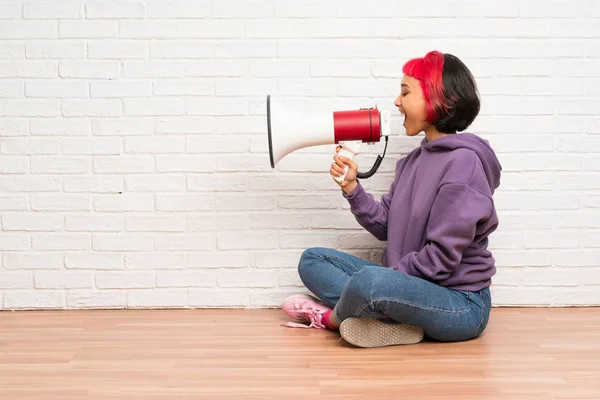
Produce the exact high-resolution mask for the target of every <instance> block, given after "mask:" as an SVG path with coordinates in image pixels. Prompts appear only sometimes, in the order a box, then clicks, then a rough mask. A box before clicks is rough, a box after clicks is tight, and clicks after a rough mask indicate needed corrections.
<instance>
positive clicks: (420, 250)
mask: <svg viewBox="0 0 600 400" xmlns="http://www.w3.org/2000/svg"><path fill="white" fill-rule="evenodd" d="M501 170H502V167H501V166H500V163H499V162H498V159H497V158H496V155H495V154H494V151H493V150H492V148H491V147H490V145H489V144H488V142H487V141H485V140H483V139H481V138H479V137H478V136H476V135H474V134H471V133H459V134H454V135H449V136H444V137H441V138H439V139H435V140H433V141H431V142H427V139H423V141H422V142H421V145H420V147H418V148H416V149H415V150H413V151H412V152H411V153H410V154H408V156H406V157H405V158H403V159H401V160H399V161H398V163H397V164H396V176H395V179H394V182H393V183H392V185H391V187H390V191H389V193H387V194H385V195H383V196H382V198H381V202H378V201H376V200H375V199H374V197H373V195H371V194H370V193H367V192H366V191H365V190H364V188H363V187H362V185H361V184H360V182H359V184H358V186H357V188H356V189H354V190H353V191H352V193H350V194H348V195H347V194H345V193H343V192H342V194H343V195H344V197H346V198H347V199H348V202H349V203H350V209H351V211H352V213H353V214H354V216H355V217H356V220H357V221H358V223H359V224H360V225H362V226H363V227H364V228H365V229H366V230H367V231H369V232H370V233H371V234H373V236H375V237H376V238H377V239H379V240H387V247H386V249H385V252H384V254H383V257H382V263H383V265H384V266H385V267H388V268H392V269H395V270H397V271H400V272H403V273H406V274H409V275H413V276H416V277H419V278H422V279H426V280H428V281H430V282H434V283H436V284H438V285H441V286H446V287H449V288H452V289H456V290H469V291H478V290H481V289H483V288H486V287H488V286H490V285H491V278H492V276H493V275H494V274H495V273H496V267H495V260H494V258H493V257H492V253H491V252H490V251H489V250H488V249H487V246H488V236H489V235H490V233H492V232H493V231H495V230H496V228H497V227H498V216H497V215H496V210H495V207H494V201H493V199H492V195H493V193H494V190H495V189H496V188H497V187H498V186H499V184H500V171H501Z"/></svg>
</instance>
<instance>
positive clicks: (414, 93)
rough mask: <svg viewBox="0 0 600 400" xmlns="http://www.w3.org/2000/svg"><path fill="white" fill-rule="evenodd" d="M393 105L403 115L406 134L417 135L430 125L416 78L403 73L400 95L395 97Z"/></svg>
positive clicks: (423, 98) (421, 91)
mask: <svg viewBox="0 0 600 400" xmlns="http://www.w3.org/2000/svg"><path fill="white" fill-rule="evenodd" d="M394 105H395V106H396V107H398V110H400V113H401V114H402V115H404V129H406V135H407V136H415V135H418V134H419V133H421V132H422V131H424V130H425V129H426V128H427V127H428V126H430V124H429V123H428V122H427V121H426V120H427V106H426V102H425V97H424V96H423V90H422V89H421V83H420V82H419V80H418V79H415V78H413V77H412V76H408V75H404V77H403V78H402V82H401V84H400V96H398V97H397V98H396V101H394Z"/></svg>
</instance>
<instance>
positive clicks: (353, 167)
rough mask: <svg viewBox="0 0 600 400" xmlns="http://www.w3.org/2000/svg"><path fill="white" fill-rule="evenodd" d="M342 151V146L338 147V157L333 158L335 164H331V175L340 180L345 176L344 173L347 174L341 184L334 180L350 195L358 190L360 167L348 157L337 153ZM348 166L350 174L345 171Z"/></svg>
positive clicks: (336, 150)
mask: <svg viewBox="0 0 600 400" xmlns="http://www.w3.org/2000/svg"><path fill="white" fill-rule="evenodd" d="M341 149H342V146H338V147H337V148H336V149H335V152H336V155H335V156H333V160H334V161H335V162H333V163H332V164H331V169H330V170H329V173H330V174H331V176H333V177H334V178H339V177H340V176H342V175H344V173H345V174H346V177H345V178H344V181H343V182H341V183H340V182H339V181H338V180H336V179H334V181H335V183H337V184H338V186H339V187H341V188H342V190H343V191H344V193H346V194H349V193H351V192H352V191H353V190H354V189H356V186H357V185H358V182H357V181H356V174H357V173H358V165H357V164H356V163H355V162H354V160H351V159H349V158H347V157H340V156H338V155H337V153H339V151H340V150H341ZM346 166H347V167H348V172H346V171H345V168H346Z"/></svg>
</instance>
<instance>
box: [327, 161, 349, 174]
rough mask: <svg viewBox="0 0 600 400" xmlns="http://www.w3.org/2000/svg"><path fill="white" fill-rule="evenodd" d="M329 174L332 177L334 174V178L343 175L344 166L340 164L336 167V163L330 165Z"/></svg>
mask: <svg viewBox="0 0 600 400" xmlns="http://www.w3.org/2000/svg"><path fill="white" fill-rule="evenodd" d="M330 172H331V174H332V175H334V173H335V174H336V175H334V176H341V175H343V174H344V172H346V171H345V165H344V164H342V166H340V165H338V164H336V163H332V164H331V170H330Z"/></svg>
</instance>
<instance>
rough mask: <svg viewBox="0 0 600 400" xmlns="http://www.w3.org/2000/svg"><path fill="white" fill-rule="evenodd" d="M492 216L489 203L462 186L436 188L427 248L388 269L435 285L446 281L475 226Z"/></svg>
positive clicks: (409, 254)
mask: <svg viewBox="0 0 600 400" xmlns="http://www.w3.org/2000/svg"><path fill="white" fill-rule="evenodd" d="M492 213H493V203H492V200H491V199H490V198H489V197H488V196H486V195H484V194H482V193H480V192H479V191H477V190H475V189H473V188H472V187H471V186H469V185H468V184H465V183H447V184H444V185H442V186H441V187H440V189H439V192H438V195H437V197H436V199H435V201H434V203H433V207H432V209H431V214H430V219H429V223H428V225H427V229H426V234H425V235H426V237H425V238H426V240H427V244H426V245H425V247H423V249H421V251H418V252H416V251H414V252H411V253H408V254H406V255H405V256H404V257H402V258H401V259H400V261H399V262H398V263H397V264H396V265H393V266H391V268H392V269H395V270H397V271H400V272H404V273H407V274H409V275H412V276H417V277H421V278H423V279H426V280H429V281H432V282H436V281H443V280H445V279H447V278H448V277H449V276H450V274H452V272H453V271H455V270H456V269H457V268H458V266H459V265H460V262H461V260H462V253H463V250H464V249H465V248H467V247H468V246H469V245H470V244H471V243H472V242H473V239H474V238H475V235H476V230H477V226H478V222H480V221H483V220H487V219H488V218H489V217H490V216H491V214H492Z"/></svg>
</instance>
